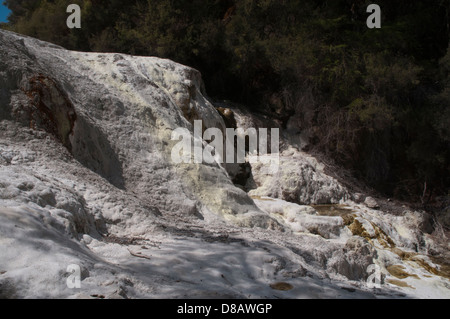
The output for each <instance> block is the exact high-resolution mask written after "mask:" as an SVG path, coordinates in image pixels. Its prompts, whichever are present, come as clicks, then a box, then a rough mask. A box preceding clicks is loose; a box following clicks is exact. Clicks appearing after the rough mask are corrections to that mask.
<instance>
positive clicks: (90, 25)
mask: <svg viewBox="0 0 450 319" xmlns="http://www.w3.org/2000/svg"><path fill="white" fill-rule="evenodd" d="M372 2H376V3H377V4H378V5H380V7H381V8H382V28H381V29H369V28H367V26H366V19H367V17H368V15H369V14H368V13H366V8H367V6H368V4H370V3H371V2H369V1H364V0H328V1H323V0H303V1H294V0H260V1H257V0H239V1H238V0H186V1H177V0H130V1H119V0H110V1H106V0H70V1H67V0H6V1H5V3H6V4H7V5H8V7H9V8H10V9H11V10H12V14H11V16H10V23H9V24H8V25H3V27H4V28H9V29H12V30H13V31H17V32H19V33H23V34H27V35H30V36H33V37H37V38H40V39H43V40H47V41H51V42H54V43H57V44H60V45H62V46H64V47H66V48H68V49H77V50H89V51H105V52H112V51H117V52H123V53H130V54H137V55H156V56H160V57H165V58H170V59H173V60H175V61H177V62H181V63H184V64H187V65H190V66H193V67H195V68H197V69H199V70H200V71H201V72H202V74H203V76H204V79H205V82H206V86H207V91H208V92H209V94H210V95H211V96H212V97H214V98H217V99H229V100H234V101H236V102H240V103H243V104H245V105H247V106H248V107H249V108H252V109H253V110H256V111H260V112H264V113H269V114H271V115H272V116H274V117H278V118H279V119H280V120H282V121H284V123H285V124H286V121H287V119H288V118H289V117H290V116H292V115H294V116H296V117H297V118H298V119H299V121H298V123H299V125H301V126H302V129H304V130H308V131H309V132H310V135H311V140H312V141H313V144H314V146H315V147H316V149H319V150H320V151H321V152H323V153H325V154H327V155H328V156H331V157H332V158H334V159H335V160H336V161H337V162H338V163H340V164H341V165H344V166H346V167H348V168H350V169H353V170H354V172H355V174H357V175H358V176H359V177H360V178H363V179H364V180H365V181H366V182H367V183H368V184H369V185H372V186H373V187H375V188H376V189H378V190H380V191H382V192H384V193H385V194H389V195H394V196H397V197H401V198H408V199H415V200H422V201H427V200H429V199H432V198H433V197H434V195H442V194H444V195H446V194H448V193H449V185H450V164H449V163H450V132H449V129H450V107H449V106H450V77H449V72H450V51H449V17H448V12H449V6H450V3H449V0H415V1H410V0H395V1H392V0H376V1H372ZM69 3H78V4H79V5H80V6H81V8H82V28H81V29H73V30H70V29H68V28H67V27H66V25H65V24H66V18H67V16H68V14H67V13H66V10H65V9H66V7H67V5H68V4H69ZM425 185H426V189H425Z"/></svg>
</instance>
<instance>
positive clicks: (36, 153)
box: [0, 31, 450, 298]
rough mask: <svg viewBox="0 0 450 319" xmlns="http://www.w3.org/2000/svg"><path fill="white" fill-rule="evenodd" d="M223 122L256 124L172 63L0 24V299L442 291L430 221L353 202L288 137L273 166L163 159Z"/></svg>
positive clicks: (444, 284) (441, 248) (449, 293)
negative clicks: (197, 123)
mask: <svg viewBox="0 0 450 319" xmlns="http://www.w3.org/2000/svg"><path fill="white" fill-rule="evenodd" d="M231 116H232V119H233V121H231V122H233V123H232V125H235V126H237V127H243V128H246V127H261V126H262V125H264V124H266V123H264V121H262V122H261V121H260V120H259V119H258V117H256V116H253V115H252V114H248V113H245V112H243V111H239V110H237V109H233V108H232V107H228V106H227V105H221V107H220V108H218V109H216V108H215V107H214V106H213V105H212V104H211V103H210V102H209V100H208V98H207V97H206V94H205V90H204V87H203V83H202V80H201V75H200V74H199V73H198V72H197V71H196V70H193V69H191V68H189V67H186V66H183V65H179V64H176V63H174V62H172V61H169V60H162V59H158V58H151V57H133V56H126V55H121V54H103V53H83V52H72V51H67V50H64V49H63V48H60V47H57V46H54V45H52V44H49V43H45V42H41V41H38V40H35V39H32V38H28V37H24V36H20V35H17V34H14V33H10V32H6V31H0V120H1V122H0V219H1V220H0V251H1V254H0V297H3V298H24V297H37V298H54V297H57V298H103V297H105V298H148V297H151V298H155V297H156V298H161V297H171V298H372V297H379V298H386V297H388V298H391V297H397V298H404V297H423V298H428V297H438V298H441V297H444V298H448V297H450V290H449V281H448V268H447V266H446V265H445V263H444V262H443V261H442V260H439V259H437V258H436V256H446V255H445V254H446V253H447V252H448V248H449V247H448V243H447V242H444V243H443V244H442V243H438V242H437V240H436V239H435V238H434V237H433V236H431V235H429V233H431V232H432V231H433V228H434V224H433V220H432V219H431V217H430V216H428V215H427V214H426V213H423V212H413V211H409V210H406V209H405V212H404V213H402V214H400V215H391V214H389V213H387V212H382V211H379V210H376V209H373V208H369V207H368V205H365V204H357V203H356V202H354V201H352V200H355V195H354V194H352V193H351V192H350V191H349V190H347V189H346V188H345V187H344V186H342V185H341V184H340V183H339V182H338V181H337V180H335V179H334V178H332V177H330V176H327V175H326V174H325V172H324V169H323V165H322V164H321V163H319V162H318V161H317V160H316V159H314V158H313V157H311V156H309V155H307V154H305V153H303V152H301V151H299V150H298V148H296V147H295V145H290V144H289V143H288V142H287V140H289V139H287V140H284V138H283V137H282V148H281V150H280V167H279V170H278V171H277V172H276V173H274V172H272V171H267V169H266V167H265V166H264V165H261V164H258V163H257V164H252V165H248V164H247V165H221V164H219V163H214V164H175V163H173V161H172V160H171V157H170V155H171V149H172V147H173V145H174V144H175V143H176V141H171V133H172V131H173V130H174V129H176V128H178V127H183V128H186V129H188V130H189V131H190V132H193V121H194V120H202V121H203V125H204V129H206V128H210V127H217V128H220V129H222V130H223V129H225V127H230V118H231ZM272 124H273V123H272ZM273 125H275V124H273ZM192 136H193V135H192ZM192 138H193V139H194V137H192ZM243 171H244V173H245V174H244V175H245V178H237V177H239V175H242V173H243ZM236 179H240V185H237V184H234V183H233V181H235V182H236ZM247 192H248V193H247ZM314 204H322V205H320V206H315V205H314ZM324 204H340V205H324ZM306 205H313V206H306ZM369 206H372V205H369ZM432 255H433V256H434V257H433V256H432ZM69 265H78V266H79V267H80V269H81V287H80V288H69V287H68V285H67V279H68V278H70V277H69V276H70V275H71V273H70V272H68V270H67V269H68V266H69ZM372 265H376V267H377V269H379V274H378V273H377V278H378V277H379V279H380V282H379V283H380V285H379V286H378V287H375V288H373V287H372V286H371V285H370V281H369V283H368V279H370V278H371V277H370V276H371V271H370V269H371V268H370V267H372ZM280 283H281V284H280Z"/></svg>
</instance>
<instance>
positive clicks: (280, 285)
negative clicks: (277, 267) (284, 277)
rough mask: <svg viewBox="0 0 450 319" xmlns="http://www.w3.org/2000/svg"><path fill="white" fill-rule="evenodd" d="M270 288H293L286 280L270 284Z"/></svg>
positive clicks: (286, 289) (284, 289) (282, 289)
mask: <svg viewBox="0 0 450 319" xmlns="http://www.w3.org/2000/svg"><path fill="white" fill-rule="evenodd" d="M270 288H272V289H274V290H281V291H288V290H291V289H293V288H294V286H292V285H291V284H288V283H287V282H276V283H273V284H271V285H270Z"/></svg>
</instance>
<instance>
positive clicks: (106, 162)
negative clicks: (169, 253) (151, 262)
mask: <svg viewBox="0 0 450 319" xmlns="http://www.w3.org/2000/svg"><path fill="white" fill-rule="evenodd" d="M0 36H1V37H2V47H1V50H2V51H1V58H2V61H7V60H9V61H11V62H13V63H5V65H4V67H5V71H4V72H3V73H2V80H1V81H2V82H5V83H6V82H8V83H9V82H11V81H12V83H10V86H11V87H13V88H16V90H10V91H8V92H7V94H6V95H8V94H9V95H10V97H9V99H10V101H4V103H2V113H4V114H6V115H5V118H8V117H10V118H13V119H15V120H18V121H19V122H20V123H22V124H24V125H27V126H30V127H31V128H32V129H43V130H45V131H47V132H48V133H50V134H52V135H54V136H55V137H57V138H58V139H59V140H60V141H61V142H62V144H63V145H64V146H65V147H66V148H67V149H68V150H69V151H70V152H71V154H72V155H73V156H74V158H75V159H77V160H78V161H80V162H81V163H82V164H83V165H84V166H85V167H87V168H89V169H91V170H92V171H94V172H95V173H98V174H100V175H101V176H102V177H104V178H106V179H107V180H108V181H109V182H110V183H112V184H113V185H114V186H116V187H118V188H121V189H127V190H133V191H134V193H135V194H136V195H137V196H138V197H143V199H145V200H148V199H149V197H153V196H148V195H146V194H154V193H155V192H156V193H158V194H159V196H158V199H156V198H151V200H150V202H151V203H152V205H155V206H157V207H158V209H160V210H161V211H174V210H179V209H180V207H185V210H186V212H187V214H188V215H192V216H200V215H201V214H202V213H201V211H202V210H209V211H211V212H213V213H215V214H218V215H221V216H224V215H230V216H229V217H227V218H228V219H229V220H233V221H235V222H236V223H242V224H245V225H247V226H250V227H253V226H262V227H276V226H275V224H276V223H274V222H270V221H269V220H267V219H268V217H267V215H266V214H264V213H263V212H261V211H260V210H259V209H258V208H257V207H256V206H255V205H254V203H253V202H252V201H251V199H250V198H249V197H248V196H247V194H246V193H245V192H243V191H242V190H240V189H237V188H236V187H235V186H234V185H233V184H232V183H231V182H230V180H229V179H228V176H227V174H226V172H225V170H224V169H223V168H222V167H221V166H220V165H218V164H214V165H203V164H200V165H190V164H187V165H186V164H174V163H173V162H172V161H171V158H170V152H171V149H172V147H173V145H174V144H175V143H176V142H177V141H171V133H172V131H173V130H175V129H176V128H179V127H181V128H187V129H189V130H191V132H192V124H193V121H194V120H202V121H203V125H204V127H205V129H206V128H209V127H216V128H219V129H222V130H224V128H225V124H224V122H223V119H222V117H221V116H220V115H219V113H218V112H217V111H216V110H215V108H214V107H213V106H212V105H211V103H209V101H208V100H207V99H206V98H205V97H204V95H203V94H204V89H203V83H202V80H201V76H200V74H199V72H198V71H196V70H194V69H191V68H189V67H186V66H183V65H179V64H176V63H173V62H172V61H169V60H163V59H158V58H146V57H130V56H126V55H119V54H96V53H81V52H70V51H66V50H63V49H61V48H58V47H55V46H52V45H48V44H45V43H43V42H39V41H36V40H33V39H31V38H22V37H19V36H16V35H14V34H12V33H8V32H2V33H1V35H0ZM11 52H17V56H14V57H13V58H11V57H10V55H11ZM24 65H27V67H26V68H25V70H24V67H23V66H24ZM10 74H15V75H16V76H15V77H12V78H11V77H9V75H10ZM14 81H15V83H14ZM8 110H10V114H9V115H8ZM247 213H248V214H247ZM246 214H247V215H246ZM252 219H254V220H255V222H252ZM268 225H271V226H268Z"/></svg>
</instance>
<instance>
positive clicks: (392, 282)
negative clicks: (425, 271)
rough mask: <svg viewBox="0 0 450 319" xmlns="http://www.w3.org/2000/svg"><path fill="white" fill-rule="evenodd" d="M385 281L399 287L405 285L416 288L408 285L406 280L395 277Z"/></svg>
mask: <svg viewBox="0 0 450 319" xmlns="http://www.w3.org/2000/svg"><path fill="white" fill-rule="evenodd" d="M387 282H388V283H390V284H392V285H395V286H399V287H406V288H412V289H416V288H414V287H412V286H410V285H408V284H407V283H406V282H404V281H401V280H397V279H388V281H387Z"/></svg>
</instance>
